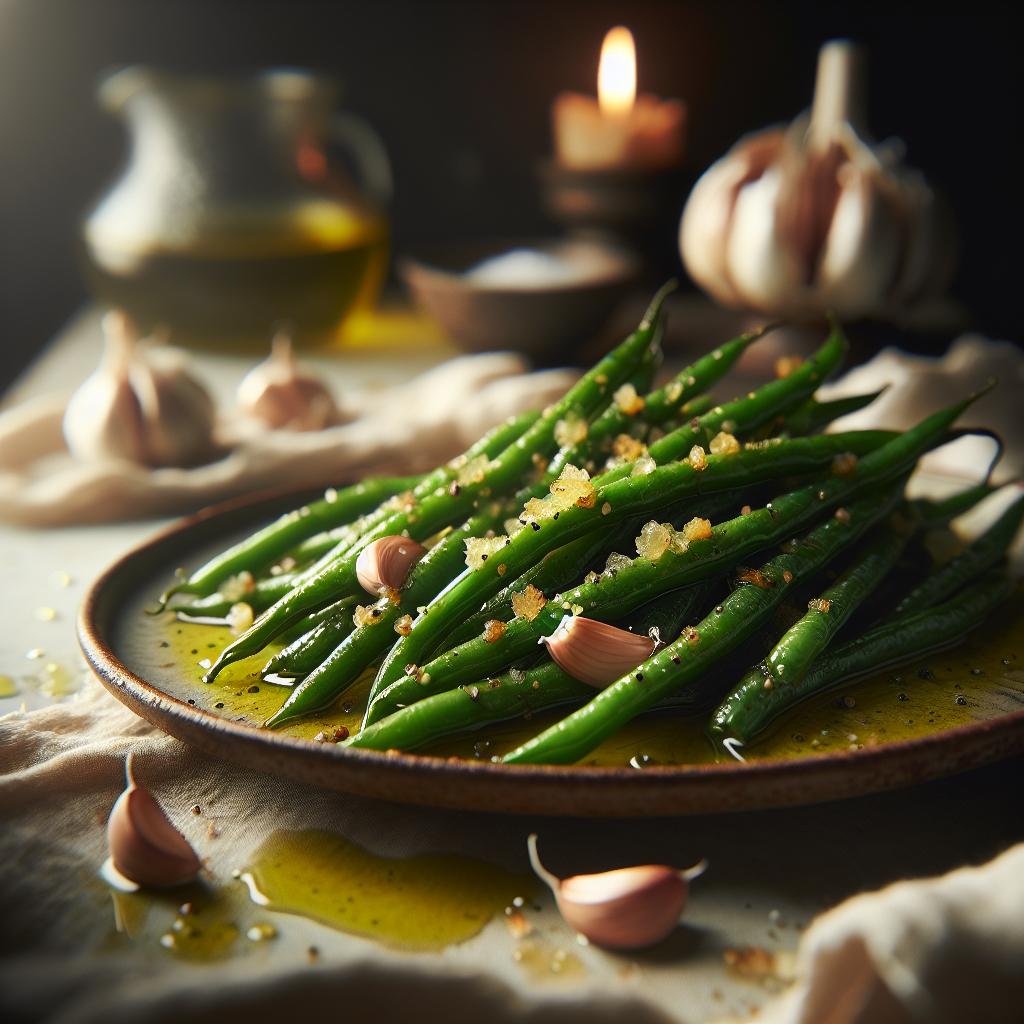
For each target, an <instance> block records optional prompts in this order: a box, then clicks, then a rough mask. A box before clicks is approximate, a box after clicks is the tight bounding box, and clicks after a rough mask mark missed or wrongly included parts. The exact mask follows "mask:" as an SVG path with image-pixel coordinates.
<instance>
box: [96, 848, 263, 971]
mask: <svg viewBox="0 0 1024 1024" xmlns="http://www.w3.org/2000/svg"><path fill="white" fill-rule="evenodd" d="M100 877H101V878H102V879H103V881H104V882H106V883H107V886H108V888H109V891H110V897H111V900H112V901H113V905H114V928H115V931H116V933H117V935H116V936H112V937H111V938H112V940H114V939H116V938H117V937H121V936H123V937H124V938H127V939H130V940H131V941H133V942H136V943H142V944H149V943H153V944H155V945H157V946H159V947H161V948H162V949H164V950H166V951H167V952H168V953H171V954H172V955H174V956H176V957H180V958H181V959H183V960H190V961H195V962H203V961H214V960H223V959H225V958H226V957H228V956H230V955H231V954H232V953H233V952H234V951H235V945H236V941H237V939H238V937H239V935H240V934H241V930H240V928H239V927H238V924H237V923H236V919H237V916H238V910H239V909H240V908H239V906H238V900H237V898H232V896H231V894H230V891H229V890H220V889H211V888H209V887H207V886H206V885H204V884H202V883H201V882H196V883H193V884H191V885H185V886H178V887H176V888H174V889H167V890H163V889H161V890H154V889H144V888H140V887H139V886H137V885H135V884H134V883H132V882H129V881H128V880H127V879H125V878H124V877H123V876H121V875H120V874H119V873H118V872H117V870H116V869H115V868H113V866H112V864H111V863H110V862H109V860H108V861H107V862H106V863H105V864H104V865H103V868H102V869H101V870H100ZM266 927H268V928H271V929H272V930H273V926H272V925H267V926H266ZM274 934H276V930H275V931H274ZM267 937H270V936H267ZM112 945H114V946H116V943H114V942H113V941H112Z"/></svg>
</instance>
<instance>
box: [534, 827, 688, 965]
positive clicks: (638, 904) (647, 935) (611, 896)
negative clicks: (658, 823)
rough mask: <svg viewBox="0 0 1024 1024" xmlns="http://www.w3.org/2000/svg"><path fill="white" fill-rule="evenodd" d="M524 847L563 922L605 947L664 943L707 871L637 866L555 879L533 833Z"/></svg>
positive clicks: (639, 946)
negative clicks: (694, 883)
mask: <svg viewBox="0 0 1024 1024" xmlns="http://www.w3.org/2000/svg"><path fill="white" fill-rule="evenodd" d="M527 848H528V850H529V854H530V863H531V865H532V866H533V870H534V871H535V872H536V873H537V875H538V877H540V878H541V879H542V880H543V881H544V882H545V883H546V884H547V885H548V887H549V888H550V889H551V891H552V892H553V893H554V895H555V901H556V903H557V904H558V910H559V913H561V915H562V917H563V918H564V920H565V922H566V924H568V925H569V926H570V927H571V928H574V929H575V930H576V931H578V932H579V933H580V934H582V935H585V936H586V937H587V938H588V939H589V940H590V941H591V942H594V943H596V944H597V945H599V946H604V947H605V948H607V949H641V948H643V947H645V946H652V945H654V943H656V942H660V941H661V940H662V939H664V938H665V937H666V936H667V935H668V934H669V933H670V932H672V930H673V929H674V928H675V927H676V925H677V924H678V922H679V918H680V916H681V915H682V913H683V910H684V908H685V907H686V901H687V897H688V896H689V891H690V882H691V881H692V880H693V879H694V878H696V877H697V876H698V875H701V874H703V872H704V870H705V869H706V868H707V861H701V862H700V863H699V864H696V865H694V866H693V867H692V868H688V869H686V870H684V871H680V870H678V869H677V868H673V867H669V866H668V865H665V864H639V865H636V866H634V867H628V868H617V869H615V870H613V871H602V872H600V873H598V874H593V875H572V876H570V877H569V878H565V879H559V878H558V877H556V876H555V875H553V874H551V872H550V871H548V870H547V869H546V868H545V867H544V865H543V864H542V863H541V861H540V855H539V854H538V852H537V836H536V835H531V836H529V838H528V839H527Z"/></svg>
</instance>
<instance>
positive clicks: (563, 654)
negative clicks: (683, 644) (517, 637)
mask: <svg viewBox="0 0 1024 1024" xmlns="http://www.w3.org/2000/svg"><path fill="white" fill-rule="evenodd" d="M540 642H541V643H543V644H547V648H548V653H549V654H550V655H551V658H552V660H553V661H554V662H555V663H556V664H557V665H558V667H559V668H561V669H562V670H563V671H565V672H567V673H568V674H569V675H571V676H572V677H573V679H578V680H579V681H580V682H581V683H586V684H587V685H588V686H595V687H597V688H598V689H603V688H604V687H606V686H607V685H608V684H609V683H614V682H615V680H616V679H618V678H619V677H620V676H623V675H625V674H626V673H627V672H629V671H630V669H634V668H636V666H637V665H639V664H640V663H641V662H644V661H646V660H647V659H648V658H649V657H650V656H651V655H652V654H653V653H654V648H655V647H656V644H655V642H654V640H653V639H651V637H649V636H641V635H638V634H636V633H630V632H629V631H628V630H626V629H619V628H618V627H616V626H609V625H608V623H607V622H598V621H597V619H588V618H586V617H584V616H582V615H564V616H563V617H562V621H561V622H560V623H559V624H558V627H557V628H556V629H555V631H554V633H552V634H551V636H545V637H541V640H540Z"/></svg>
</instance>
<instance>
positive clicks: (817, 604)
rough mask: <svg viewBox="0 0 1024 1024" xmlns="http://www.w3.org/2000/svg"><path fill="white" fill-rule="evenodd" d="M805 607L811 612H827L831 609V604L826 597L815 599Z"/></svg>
mask: <svg viewBox="0 0 1024 1024" xmlns="http://www.w3.org/2000/svg"><path fill="white" fill-rule="evenodd" d="M807 607H808V608H809V609H810V610H811V611H812V612H827V611H828V610H829V609H830V608H831V607H832V602H831V601H830V600H829V599H828V598H827V597H815V598H812V599H811V600H810V601H808V602H807Z"/></svg>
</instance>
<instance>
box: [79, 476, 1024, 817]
mask: <svg viewBox="0 0 1024 1024" xmlns="http://www.w3.org/2000/svg"><path fill="white" fill-rule="evenodd" d="M300 500H301V496H296V495H295V494H291V495H287V496H277V497H272V498H267V497H263V498H260V499H257V500H246V501H236V502H231V503H228V504H224V505H219V506H216V507H215V508H212V509H209V510H206V511H204V512H201V513H199V514H197V515H195V516H192V517H190V518H188V519H185V520H183V521H182V522H180V523H178V524H177V525H175V526H172V527H171V528H169V529H167V530H165V531H164V532H163V533H160V534H159V535H157V536H156V537H154V538H153V539H151V540H149V541H147V542H146V543H144V544H142V545H141V546H139V547H137V548H135V549H134V550H133V551H131V552H129V553H128V554H127V555H125V556H124V557H123V558H121V559H120V560H119V561H118V562H117V563H115V564H114V565H113V566H111V567H110V569H108V570H107V572H105V573H104V574H103V575H102V576H101V577H100V578H99V579H98V580H97V581H96V582H95V583H94V584H93V585H92V587H91V588H90V590H89V592H88V595H87V597H86V601H85V604H84V606H83V608H82V612H81V615H80V619H79V638H80V641H81V644H82V648H83V650H84V653H85V656H86V658H87V660H88V661H89V663H90V665H91V666H92V668H93V670H94V671H95V672H96V674H97V675H98V676H99V678H100V679H101V681H102V682H103V684H104V685H105V686H106V687H107V689H108V690H110V692H111V693H112V694H113V695H114V696H115V697H117V699H118V700H120V701H122V702H123V703H124V704H126V705H127V706H128V707H130V708H131V709H132V710H133V711H135V712H136V713H137V714H139V715H141V716H142V717H143V718H145V719H147V720H148V721H150V722H152V723H153V724H154V725H156V726H157V727H158V728H160V729H162V730H164V731H165V732H167V733H170V734H171V735H172V736H176V737H178V738H179V739H181V740H183V741H185V742H186V743H190V744H192V745H193V746H195V747H197V748H199V749H201V750H203V751H205V752H206V753H208V754H211V755H214V756H217V757H223V758H226V759H229V760H232V761H235V762H237V763H239V764H242V765H245V766H247V767H250V768H252V769H255V770H257V771H261V772H272V773H281V774H284V775H288V776H290V777H292V778H294V779H296V780H297V781H300V782H307V783H313V784H315V785H320V786H325V787H328V788H331V789H337V790H343V791H346V792H352V793H359V794H363V795H367V796H373V797H381V798H384V799H387V800H394V801H400V802H403V803H413V804H424V805H430V806H437V807H453V808H464V809H473V810H485V811H499V812H515V813H529V814H550V815H571V816H580V817H583V816H616V817H640V816H656V815H676V814H690V813H708V812H717V811H723V812H724V811H735V810H746V809H754V808H765V807H773V806H782V805H792V804H801V803H811V802H816V801H821V800H830V799H835V798H840V797H846V796H852V795H856V794H862V793H868V792H872V791H877V790H883V789H891V788H894V787H898V786H906V785H909V784H912V783H916V782H921V781H923V780H925V779H930V778H936V777H939V776H943V775H948V774H952V773H955V772H960V771H964V770H966V769H969V768H973V767H975V766H978V765H981V764H985V763H987V762H991V761H995V760H997V759H1000V758H1004V757H1007V756H1009V755H1012V754H1016V753H1020V752H1024V650H1021V651H1018V649H1017V648H1018V647H1020V646H1021V645H1020V643H1019V640H1020V637H1021V630H1020V628H1019V623H1020V622H1021V619H1022V616H1021V614H1020V612H1021V603H1022V602H1021V601H1020V600H1017V601H1016V602H1015V604H1016V607H1015V609H1013V610H1007V613H1006V615H1007V616H1010V617H1012V620H1013V622H1015V623H1017V624H1018V625H1016V626H1011V625H1010V624H1009V623H1010V619H1009V618H1007V619H1006V621H1003V622H996V623H994V624H992V625H990V626H986V627H984V628H983V630H982V631H980V632H979V634H976V635H975V636H973V637H972V638H971V639H970V640H969V641H968V645H967V647H966V648H960V649H957V650H955V651H953V652H951V653H950V654H948V655H946V656H944V658H945V660H944V661H942V662H941V663H940V662H938V661H937V660H936V659H931V660H930V661H926V663H925V664H923V665H915V666H909V667H908V668H907V669H905V670H899V671H898V672H895V673H888V674H884V675H883V676H880V677H878V678H877V679H875V680H873V681H871V682H870V683H865V684H864V685H862V684H859V683H858V684H853V685H851V686H849V687H846V688H844V689H843V690H842V691H840V695H839V697H837V696H836V694H835V693H833V694H828V695H824V696H823V697H822V698H821V700H819V701H818V704H817V705H816V706H815V707H813V708H810V709H809V710H807V711H806V712H804V711H799V710H798V711H797V712H796V715H795V716H793V717H791V719H789V720H787V721H786V722H784V723H783V724H782V725H781V727H780V729H781V731H780V733H779V736H778V737H777V738H776V739H775V740H774V741H773V744H774V745H773V744H769V746H768V748H766V752H765V754H764V755H763V756H761V755H759V753H758V750H757V749H756V748H751V749H750V752H749V753H750V759H749V760H748V761H747V762H746V763H738V762H735V761H729V762H728V763H723V762H719V763H665V762H666V761H667V760H676V761H682V760H689V758H687V757H686V756H685V752H686V750H687V749H698V748H697V747H694V746H693V744H694V743H698V744H699V742H700V741H699V740H695V739H694V738H693V737H695V736H696V735H697V732H696V730H693V729H691V732H692V733H693V736H691V737H690V738H689V739H687V728H689V727H687V726H684V725H681V724H680V723H679V721H678V720H674V719H668V718H662V719H660V720H655V719H649V720H648V723H644V722H640V723H634V725H633V726H631V727H630V730H628V731H627V733H626V734H625V735H624V736H622V737H617V738H616V741H615V742H614V743H613V744H610V745H608V744H606V746H605V748H603V750H602V751H601V752H600V757H599V758H598V760H599V761H600V762H601V763H594V764H581V765H576V766H572V767H533V766H503V765H499V764H494V763H492V762H491V760H490V757H491V756H492V755H493V753H494V752H495V751H496V750H497V751H499V752H500V750H501V749H502V748H501V737H500V736H499V737H498V739H497V740H496V741H495V746H493V747H491V746H489V744H488V742H487V741H485V742H484V743H482V744H481V743H480V742H479V737H478V738H476V745H475V749H474V740H472V739H471V740H470V741H469V742H468V743H467V744H464V745H463V747H462V748H453V749H456V750H457V752H458V753H460V754H462V755H463V756H461V757H458V758H453V757H450V756H446V755H448V754H450V753H451V752H452V751H451V750H449V751H442V752H441V753H440V754H438V755H433V756H422V755H419V756H418V755H412V754H398V753H390V754H383V753H375V752H371V751H363V750H349V749H344V748H342V747H339V746H336V745H335V744H334V743H332V742H326V743H325V742H317V741H316V740H314V739H313V738H312V737H313V735H314V732H315V731H323V730H329V729H330V728H331V727H332V725H336V724H338V723H339V722H340V721H343V720H344V721H356V720H357V719H358V712H359V709H358V707H346V706H345V705H344V701H342V702H339V704H338V705H337V707H336V708H335V709H333V710H332V711H331V712H330V713H326V714H325V716H324V717H323V719H322V720H316V721H313V722H310V723H306V724H305V725H304V726H303V727H302V728H301V729H300V730H299V732H300V733H301V734H300V735H294V734H293V735H288V734H282V733H279V732H274V731H270V730H267V729H263V728H261V727H260V726H259V722H260V721H262V719H263V717H264V716H265V715H266V714H267V713H269V711H268V709H269V710H273V709H274V708H275V707H277V706H279V705H280V704H281V703H282V702H283V700H284V699H285V697H286V696H287V691H285V690H284V689H283V688H281V687H273V686H268V685H267V684H266V683H263V682H262V681H261V680H259V679H258V678H256V677H251V678H246V677H245V676H244V675H236V676H234V677H232V678H231V679H227V680H223V677H222V679H219V680H218V681H217V683H215V684H213V685H210V686H207V685H204V684H203V683H201V681H200V679H199V677H200V675H201V674H202V667H201V666H202V662H203V661H204V660H205V657H208V656H211V655H212V654H213V653H215V652H214V647H215V646H217V645H219V643H221V642H223V640H224V639H225V638H227V633H226V630H220V629H216V628H211V627H186V628H184V630H183V631H182V632H177V630H179V628H181V627H179V625H178V623H177V622H176V621H175V620H174V619H173V616H171V615H170V613H164V615H162V616H153V615H147V614H146V612H145V608H146V607H147V606H150V605H152V603H153V601H154V599H155V597H156V595H157V594H158V592H159V591H160V590H161V589H162V587H163V586H165V585H166V584H167V582H168V580H169V579H170V578H171V575H172V573H173V572H174V570H175V568H176V567H177V566H179V565H182V564H185V565H188V566H190V567H194V566H196V565H198V564H200V563H201V562H202V561H203V560H205V558H206V557H208V556H209V555H210V554H212V553H214V552H215V551H217V550H220V549H222V548H223V547H225V546H226V545H227V544H228V543H230V542H232V541H233V540H235V539H237V538H239V537H241V536H244V535H245V534H246V533H249V532H251V531H252V530H253V529H254V528H256V527H258V526H259V525H262V524H263V523H264V522H266V521H268V520H269V519H270V518H271V517H273V516H275V515H277V514H279V513H280V512H281V511H283V510H285V509H287V508H293V507H295V506H296V504H298V502H299V501H300ZM203 629H205V630H206V632H203ZM1018 654H1019V655H1020V657H1019V658H1018ZM978 664H983V665H984V666H985V667H984V669H979V668H978V667H977V665H978ZM972 668H973V672H972ZM222 680H223V681H222ZM251 686H258V687H259V689H258V690H256V691H254V693H250V687H251ZM894 709H896V710H894ZM346 715H347V716H349V717H348V718H345V716H346ZM801 715H802V716H803V717H801ZM900 716H902V717H900ZM886 722H890V723H895V725H893V726H892V727H889V726H887V725H886V724H885V723H886ZM901 723H902V724H901ZM908 723H909V724H908ZM904 725H905V726H906V728H907V729H911V728H913V729H916V730H921V731H920V732H919V733H918V734H916V735H909V734H907V733H905V732H904V731H903V726H904ZM518 728H520V729H522V728H523V727H522V726H519V727H518ZM532 728H533V730H534V731H536V728H537V725H536V723H532ZM510 742H511V741H510V740H508V738H507V737H506V745H508V744H509V743H510ZM688 744H689V746H688ZM648 748H649V749H650V750H655V751H657V750H667V751H669V752H670V755H671V754H672V753H673V752H674V753H675V755H676V756H674V757H672V756H670V757H668V758H665V757H661V756H657V754H655V755H654V756H651V755H650V754H649V753H648V752H646V751H647V750H648ZM680 751H682V753H683V756H678V755H679V753H680ZM709 752H710V748H709V747H708V748H707V754H708V756H704V757H703V759H704V760H705V761H709V760H710V758H709ZM637 766H642V767H637Z"/></svg>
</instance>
